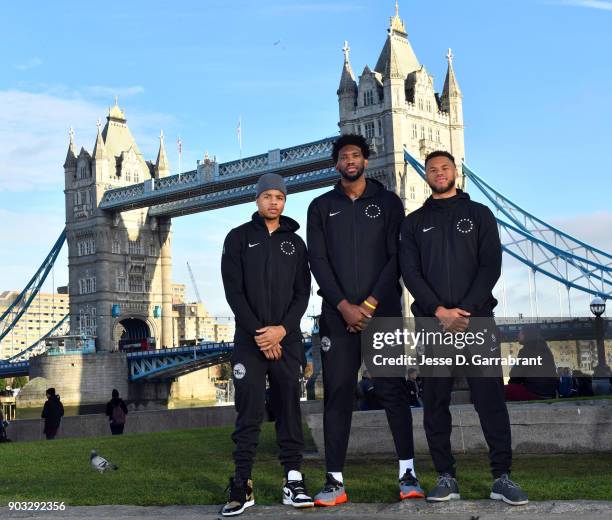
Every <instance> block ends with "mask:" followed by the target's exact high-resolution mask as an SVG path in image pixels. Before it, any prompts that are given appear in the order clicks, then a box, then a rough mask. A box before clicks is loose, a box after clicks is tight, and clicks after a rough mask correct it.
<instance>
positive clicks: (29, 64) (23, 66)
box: [15, 57, 42, 70]
mask: <svg viewBox="0 0 612 520" xmlns="http://www.w3.org/2000/svg"><path fill="white" fill-rule="evenodd" d="M39 65H42V60H41V59H40V58H36V57H34V58H30V59H29V60H28V61H26V62H25V63H20V64H19V65H15V68H16V69H17V70H29V69H33V68H34V67H38V66H39Z"/></svg>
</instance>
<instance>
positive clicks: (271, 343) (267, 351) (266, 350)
mask: <svg viewBox="0 0 612 520" xmlns="http://www.w3.org/2000/svg"><path fill="white" fill-rule="evenodd" d="M255 332H257V333H259V334H258V335H257V336H255V343H257V346H258V347H259V350H261V351H262V352H263V355H264V356H266V359H270V360H274V361H278V360H279V359H280V358H281V356H282V355H283V347H282V346H281V344H280V342H281V341H282V340H283V338H284V337H285V336H286V335H287V331H286V330H285V327H283V326H282V325H270V326H269V327H263V328H261V329H257V330H256V331H255Z"/></svg>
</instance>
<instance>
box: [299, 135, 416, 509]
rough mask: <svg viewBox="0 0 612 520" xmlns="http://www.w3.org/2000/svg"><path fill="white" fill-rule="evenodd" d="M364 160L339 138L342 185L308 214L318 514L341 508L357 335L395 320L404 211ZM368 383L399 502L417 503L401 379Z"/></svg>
mask: <svg viewBox="0 0 612 520" xmlns="http://www.w3.org/2000/svg"><path fill="white" fill-rule="evenodd" d="M369 153H370V151H369V147H368V144H367V142H366V140H365V139H364V138H363V137H362V136H360V135H343V136H341V137H339V138H338V139H337V140H336V142H335V143H334V147H333V152H332V156H333V160H334V162H335V163H336V169H337V170H338V171H339V172H340V175H341V178H340V180H339V181H338V183H337V184H336V185H335V187H334V188H333V189H332V190H331V191H329V192H327V193H325V194H323V195H321V196H320V197H317V198H316V199H314V200H313V201H312V203H311V204H310V207H309V208H308V228H307V238H308V249H309V258H310V267H311V269H312V273H313V275H314V277H315V279H316V280H317V283H318V284H319V287H320V291H319V294H320V295H321V296H322V297H323V307H322V310H321V319H320V322H319V330H320V334H321V351H322V353H321V359H322V364H323V388H324V393H325V403H324V415H323V423H324V424H323V427H324V434H325V463H326V467H327V475H326V483H325V486H324V488H323V490H322V491H321V492H320V493H319V494H318V495H317V496H315V504H316V505H321V506H334V505H337V504H340V503H343V502H346V501H347V500H348V497H347V495H346V492H345V490H344V483H343V477H342V469H343V466H344V461H345V457H346V449H347V445H348V439H349V433H350V429H351V418H352V411H353V401H354V394H355V386H356V383H357V373H358V371H359V367H360V365H361V361H362V358H361V334H360V332H361V331H362V330H364V328H365V326H366V325H367V321H368V320H369V319H370V318H371V317H372V316H386V317H398V316H401V315H402V307H401V289H400V285H399V268H398V259H397V241H398V233H399V227H400V224H401V222H402V220H403V218H404V207H403V205H402V202H401V200H400V199H399V197H398V196H397V195H396V194H395V193H393V192H392V191H389V190H387V189H385V188H384V186H383V185H382V184H381V183H379V182H378V181H376V180H372V179H366V178H365V176H364V170H365V168H366V167H367V165H368V160H367V159H368V156H369ZM373 381H374V389H375V393H376V397H377V398H378V401H379V402H380V404H381V405H382V406H383V408H384V409H385V410H386V413H387V419H388V421H389V426H390V428H391V433H392V435H393V440H394V443H395V448H396V451H397V455H398V458H399V466H400V469H399V487H400V499H405V498H422V497H423V496H424V493H423V490H422V489H421V488H420V486H419V483H418V480H417V479H416V475H415V472H414V460H413V459H414V447H413V438H412V415H411V412H410V398H409V389H408V386H407V383H406V379H405V378H398V377H394V378H391V377H388V378H374V380H373Z"/></svg>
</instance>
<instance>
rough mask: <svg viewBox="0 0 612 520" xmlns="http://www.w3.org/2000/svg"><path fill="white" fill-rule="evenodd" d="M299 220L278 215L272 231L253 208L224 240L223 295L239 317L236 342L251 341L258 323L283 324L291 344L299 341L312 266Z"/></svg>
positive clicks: (287, 340) (237, 319)
mask: <svg viewBox="0 0 612 520" xmlns="http://www.w3.org/2000/svg"><path fill="white" fill-rule="evenodd" d="M299 227H300V225H299V224H298V223H297V222H296V221H295V220H293V219H291V218H289V217H284V216H282V215H281V217H280V226H279V227H278V229H276V230H275V231H274V232H272V233H271V234H270V233H269V232H268V228H267V227H266V224H265V222H264V219H263V218H262V217H261V216H260V215H259V213H257V212H255V213H254V214H253V217H252V220H251V221H250V222H247V223H246V224H243V225H242V226H239V227H237V228H234V229H232V230H231V231H230V232H229V233H228V235H227V237H226V238H225V243H224V244H223V255H222V258H221V276H222V277H223V287H224V289H225V297H226V299H227V302H228V303H229V306H230V307H231V309H232V311H233V312H234V316H235V318H236V333H235V335H234V341H235V342H237V343H240V342H242V343H245V342H247V343H253V344H255V340H254V339H253V338H254V337H255V336H257V332H255V331H256V330H257V329H261V328H262V327H267V326H270V325H283V326H284V327H285V329H286V331H287V335H286V336H285V338H284V339H283V340H282V341H281V344H282V345H289V344H291V343H295V342H298V341H301V339H302V333H301V331H300V321H301V319H302V316H303V315H304V312H306V307H307V306H308V298H309V296H310V271H309V270H308V255H307V253H306V245H305V244H304V241H303V240H302V239H301V238H300V237H299V236H298V235H297V234H296V233H295V232H296V231H297V230H298V229H299Z"/></svg>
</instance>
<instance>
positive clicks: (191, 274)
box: [187, 262, 202, 303]
mask: <svg viewBox="0 0 612 520" xmlns="http://www.w3.org/2000/svg"><path fill="white" fill-rule="evenodd" d="M187 269H188V270H189V276H190V277H191V283H192V284H193V290H194V291H195V294H196V298H197V302H198V303H202V298H201V297H200V291H198V284H197V283H196V279H195V276H193V271H192V270H191V266H190V265H189V262H187Z"/></svg>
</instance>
